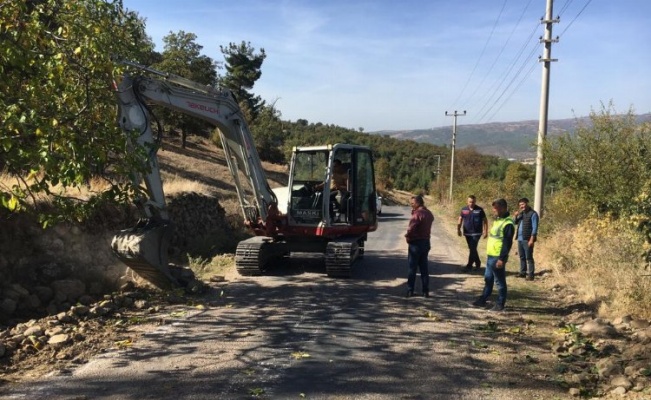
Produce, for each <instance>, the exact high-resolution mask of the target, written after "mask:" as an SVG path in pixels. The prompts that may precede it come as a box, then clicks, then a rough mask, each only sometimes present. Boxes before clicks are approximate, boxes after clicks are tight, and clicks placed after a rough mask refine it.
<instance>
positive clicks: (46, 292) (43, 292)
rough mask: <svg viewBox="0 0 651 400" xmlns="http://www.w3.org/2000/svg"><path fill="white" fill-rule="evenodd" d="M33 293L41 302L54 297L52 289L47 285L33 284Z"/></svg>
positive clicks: (48, 300) (47, 301)
mask: <svg viewBox="0 0 651 400" xmlns="http://www.w3.org/2000/svg"><path fill="white" fill-rule="evenodd" d="M32 290H33V293H34V294H35V295H37V296H38V298H39V300H41V303H44V304H45V303H49V302H50V301H51V300H52V299H53V298H54V290H52V288H49V287H47V286H34V289H32Z"/></svg>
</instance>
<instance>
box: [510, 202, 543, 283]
mask: <svg viewBox="0 0 651 400" xmlns="http://www.w3.org/2000/svg"><path fill="white" fill-rule="evenodd" d="M518 207H519V208H520V209H519V210H518V211H516V212H515V214H513V216H514V220H515V223H516V224H517V225H518V230H517V232H518V236H517V240H518V254H519V255H520V275H519V276H520V278H525V277H526V279H527V280H528V281H532V280H533V276H534V275H533V274H534V272H535V271H536V263H535V262H534V260H533V246H534V243H536V237H537V236H538V213H537V212H536V211H535V210H533V209H532V208H531V207H529V199H527V198H526V197H523V198H521V199H520V200H518Z"/></svg>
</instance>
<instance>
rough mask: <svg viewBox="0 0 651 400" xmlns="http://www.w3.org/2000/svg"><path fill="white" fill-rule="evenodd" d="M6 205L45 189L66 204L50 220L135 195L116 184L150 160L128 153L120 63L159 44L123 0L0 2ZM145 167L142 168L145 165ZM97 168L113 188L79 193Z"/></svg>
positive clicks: (1, 158) (0, 143)
mask: <svg viewBox="0 0 651 400" xmlns="http://www.w3.org/2000/svg"><path fill="white" fill-rule="evenodd" d="M0 37H1V38H2V43H3V44H2V48H1V49H0V110H2V111H0V112H1V113H2V115H1V116H0V168H1V169H2V170H3V171H5V174H7V175H8V176H10V177H11V178H12V180H13V183H7V181H6V180H3V182H5V183H3V184H2V186H0V198H1V201H0V204H1V205H2V207H4V208H6V209H9V210H11V211H15V210H18V209H20V208H23V207H26V206H29V205H30V204H33V200H35V199H36V198H37V197H38V196H39V195H42V194H46V195H49V197H50V198H51V199H52V201H53V202H54V205H55V206H56V207H55V208H56V209H58V210H60V212H57V213H56V214H57V215H49V216H48V215H44V216H42V217H43V218H42V219H43V222H47V221H48V220H52V219H61V218H75V217H81V216H83V214H84V213H87V212H88V211H89V210H90V209H91V208H92V206H93V205H94V204H97V203H98V202H101V200H102V199H104V198H112V199H114V200H115V199H117V200H119V201H126V200H127V197H129V196H128V194H129V193H130V192H133V191H137V190H138V188H136V187H132V186H131V184H130V183H128V182H120V181H111V180H109V176H108V175H107V174H105V172H106V171H109V170H110V171H112V172H113V173H115V175H116V176H126V175H127V174H128V173H129V172H131V171H134V170H137V168H138V167H136V165H142V163H141V162H139V161H138V160H137V158H138V157H139V156H141V155H140V154H138V153H133V152H132V153H125V151H124V150H125V137H124V136H125V135H124V134H123V133H121V132H119V131H118V127H117V124H116V123H115V112H116V111H115V110H116V107H115V98H114V93H113V90H112V87H111V86H112V85H111V82H112V79H113V77H114V76H116V75H118V74H119V73H120V72H121V71H120V70H119V66H118V65H116V64H115V63H114V61H113V59H114V58H119V59H139V58H142V57H145V55H147V54H150V53H151V51H152V48H153V46H152V44H151V41H150V39H149V38H148V37H147V36H146V35H145V30H144V23H143V21H142V20H141V19H140V18H139V17H138V15H137V14H136V13H133V12H129V11H126V10H125V9H124V8H123V7H122V2H121V1H107V0H85V1H65V0H31V1H4V2H2V6H1V7H0ZM141 168H142V167H141ZM96 174H100V175H102V176H103V177H104V178H106V182H107V183H108V186H109V189H108V190H106V191H105V192H103V193H102V194H101V195H100V194H97V195H96V196H90V197H89V198H79V197H78V198H74V197H71V196H69V195H67V194H64V191H65V190H64V189H69V188H80V187H82V186H84V185H85V184H86V183H87V182H88V181H89V180H90V179H91V177H93V176H94V175H96Z"/></svg>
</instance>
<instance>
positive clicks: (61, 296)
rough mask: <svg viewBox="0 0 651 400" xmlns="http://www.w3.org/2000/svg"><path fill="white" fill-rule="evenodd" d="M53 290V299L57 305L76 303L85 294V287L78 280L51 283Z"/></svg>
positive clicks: (62, 280)
mask: <svg viewBox="0 0 651 400" xmlns="http://www.w3.org/2000/svg"><path fill="white" fill-rule="evenodd" d="M51 286H52V290H54V299H55V301H57V302H58V303H63V302H66V301H68V302H71V303H75V302H77V299H79V298H80V297H81V296H82V295H84V294H85V293H86V285H85V284H84V282H82V281H80V280H79V279H61V280H58V281H54V282H52V285H51Z"/></svg>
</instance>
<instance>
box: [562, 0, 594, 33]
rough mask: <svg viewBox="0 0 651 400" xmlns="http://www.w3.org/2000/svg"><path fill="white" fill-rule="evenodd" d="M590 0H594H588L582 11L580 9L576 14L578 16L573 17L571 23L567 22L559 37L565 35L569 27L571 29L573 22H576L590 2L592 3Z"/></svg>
mask: <svg viewBox="0 0 651 400" xmlns="http://www.w3.org/2000/svg"><path fill="white" fill-rule="evenodd" d="M590 2H592V0H588V1H587V2H586V3H585V5H584V6H583V8H582V9H581V11H579V13H578V14H576V16H575V17H574V18H573V19H572V21H570V23H569V24H567V26H566V27H565V29H563V32H561V34H560V35H558V37H561V36H563V34H564V33H565V32H566V31H567V30H568V29H570V26H572V24H573V23H574V21H576V19H577V18H579V15H581V13H583V11H584V10H585V9H586V7H588V4H590Z"/></svg>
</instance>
